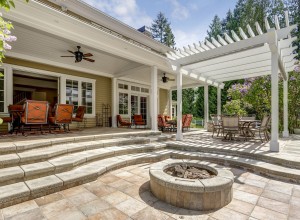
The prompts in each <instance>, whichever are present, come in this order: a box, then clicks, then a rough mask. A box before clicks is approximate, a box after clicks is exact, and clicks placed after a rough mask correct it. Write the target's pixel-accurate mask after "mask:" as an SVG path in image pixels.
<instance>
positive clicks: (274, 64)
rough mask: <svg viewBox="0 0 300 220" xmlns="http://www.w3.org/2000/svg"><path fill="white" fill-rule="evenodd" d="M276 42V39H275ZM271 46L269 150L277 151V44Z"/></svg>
mask: <svg viewBox="0 0 300 220" xmlns="http://www.w3.org/2000/svg"><path fill="white" fill-rule="evenodd" d="M275 42H277V39H276V41H275ZM270 48H271V52H272V53H271V65H272V69H271V70H272V73H271V87H272V88H271V114H272V115H271V141H270V151H274V152H279V142H278V121H279V106H278V100H279V97H278V96H279V92H278V57H279V55H278V50H277V46H276V44H275V45H270Z"/></svg>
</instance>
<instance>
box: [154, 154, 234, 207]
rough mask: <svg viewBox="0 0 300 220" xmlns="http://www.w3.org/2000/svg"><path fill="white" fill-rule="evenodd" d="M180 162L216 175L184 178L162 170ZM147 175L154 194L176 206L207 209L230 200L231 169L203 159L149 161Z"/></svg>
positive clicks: (232, 179)
mask: <svg viewBox="0 0 300 220" xmlns="http://www.w3.org/2000/svg"><path fill="white" fill-rule="evenodd" d="M182 163H186V164H188V165H192V166H197V167H200V168H204V169H207V170H210V171H212V172H213V173H215V174H216V176H215V177H213V178H209V179H183V178H178V177H173V176H171V175H169V174H167V173H165V172H164V169H166V168H168V167H171V166H175V165H178V164H182ZM149 174H150V188H151V191H152V193H153V194H154V196H156V197H157V198H158V199H160V200H162V201H165V202H166V203H169V204H171V205H174V206H176V207H181V208H186V209H193V210H201V211H208V210H215V209H219V208H221V207H224V206H226V205H227V204H229V203H230V202H231V200H232V193H233V190H232V184H233V181H234V176H233V174H232V172H230V171H228V170H224V169H217V168H213V167H210V166H208V165H206V164H205V162H200V161H195V160H175V159H168V160H165V161H161V162H158V163H155V164H152V165H151V167H150V170H149Z"/></svg>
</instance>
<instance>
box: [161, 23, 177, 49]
mask: <svg viewBox="0 0 300 220" xmlns="http://www.w3.org/2000/svg"><path fill="white" fill-rule="evenodd" d="M163 43H164V44H165V45H167V46H168V47H172V48H174V47H175V44H176V43H175V36H174V34H173V32H172V30H171V27H170V24H168V25H167V26H166V29H165V33H164V36H163Z"/></svg>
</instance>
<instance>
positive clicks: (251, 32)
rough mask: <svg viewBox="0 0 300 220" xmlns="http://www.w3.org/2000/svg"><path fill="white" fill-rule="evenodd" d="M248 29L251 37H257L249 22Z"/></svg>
mask: <svg viewBox="0 0 300 220" xmlns="http://www.w3.org/2000/svg"><path fill="white" fill-rule="evenodd" d="M247 30H248V34H249V35H250V36H251V37H255V34H254V32H253V30H252V28H251V27H250V25H249V24H247Z"/></svg>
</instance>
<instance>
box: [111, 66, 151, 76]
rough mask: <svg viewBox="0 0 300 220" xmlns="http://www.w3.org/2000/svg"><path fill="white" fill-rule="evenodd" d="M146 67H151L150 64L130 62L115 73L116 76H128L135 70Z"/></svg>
mask: <svg viewBox="0 0 300 220" xmlns="http://www.w3.org/2000/svg"><path fill="white" fill-rule="evenodd" d="M144 68H149V66H145V65H141V64H139V63H133V64H129V65H127V66H125V67H123V68H122V70H121V71H119V72H116V73H114V77H115V78H119V77H123V76H127V75H130V74H132V73H133V71H137V70H142V69H144Z"/></svg>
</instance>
